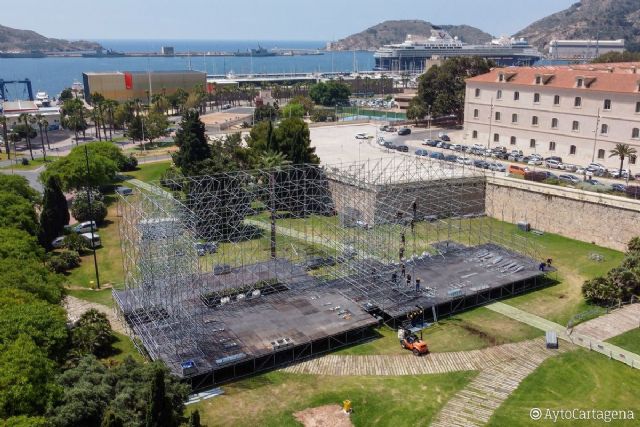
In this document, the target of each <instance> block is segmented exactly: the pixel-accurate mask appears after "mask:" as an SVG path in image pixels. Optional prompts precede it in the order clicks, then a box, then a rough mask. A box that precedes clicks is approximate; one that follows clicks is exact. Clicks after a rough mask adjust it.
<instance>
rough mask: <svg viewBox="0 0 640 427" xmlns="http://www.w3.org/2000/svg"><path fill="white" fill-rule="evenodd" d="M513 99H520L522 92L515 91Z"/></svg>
mask: <svg viewBox="0 0 640 427" xmlns="http://www.w3.org/2000/svg"><path fill="white" fill-rule="evenodd" d="M513 100H514V101H519V100H520V92H513Z"/></svg>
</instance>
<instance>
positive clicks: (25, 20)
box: [0, 0, 576, 40]
mask: <svg viewBox="0 0 640 427" xmlns="http://www.w3.org/2000/svg"><path fill="white" fill-rule="evenodd" d="M575 2H576V0H535V1H534V0H400V1H393V0H314V1H311V0H226V1H219V0H59V1H51V0H26V1H24V2H22V1H9V0H2V3H3V5H2V13H1V14H0V24H2V25H6V26H9V27H14V28H21V29H31V30H35V31H38V32H40V33H42V34H44V35H46V36H48V37H61V38H71V39H77V38H85V39H109V38H115V39H222V40H332V39H339V38H341V37H345V36H347V35H349V34H352V33H355V32H359V31H361V30H364V29H365V28H367V27H369V26H371V25H375V24H377V23H379V22H381V21H384V20H387V19H424V20H426V21H430V22H432V23H434V24H468V25H472V26H475V27H478V28H480V29H482V30H484V31H486V32H488V33H491V34H493V35H503V34H508V35H510V34H513V33H514V32H516V31H518V30H520V29H522V28H524V27H525V26H527V25H528V24H529V23H531V22H533V21H535V20H537V19H540V18H543V17H545V16H547V15H549V14H551V13H554V12H558V11H560V10H562V9H565V8H566V7H568V6H569V5H571V4H572V3H575Z"/></svg>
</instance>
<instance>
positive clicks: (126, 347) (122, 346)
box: [105, 332, 145, 362]
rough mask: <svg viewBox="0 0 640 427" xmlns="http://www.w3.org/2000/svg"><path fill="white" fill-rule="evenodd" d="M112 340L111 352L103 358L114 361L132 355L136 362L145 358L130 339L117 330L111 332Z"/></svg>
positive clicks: (119, 360) (120, 360)
mask: <svg viewBox="0 0 640 427" xmlns="http://www.w3.org/2000/svg"><path fill="white" fill-rule="evenodd" d="M112 335H113V339H114V342H113V344H112V346H113V354H111V355H109V356H108V357H106V358H105V359H110V360H114V361H116V362H122V361H123V360H125V359H126V358H127V357H132V358H133V359H135V360H136V361H138V362H144V361H145V359H144V357H142V355H141V354H140V352H139V351H138V349H137V348H136V347H135V346H134V345H133V342H131V339H130V338H129V337H128V336H126V335H122V334H119V333H117V332H113V333H112Z"/></svg>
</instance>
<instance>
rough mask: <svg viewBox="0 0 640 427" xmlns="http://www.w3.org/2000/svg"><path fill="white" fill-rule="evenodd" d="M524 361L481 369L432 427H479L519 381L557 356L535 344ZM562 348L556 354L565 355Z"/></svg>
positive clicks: (446, 406) (455, 396)
mask: <svg viewBox="0 0 640 427" xmlns="http://www.w3.org/2000/svg"><path fill="white" fill-rule="evenodd" d="M535 341H536V342H535V345H531V346H530V350H531V351H530V352H529V353H528V354H527V355H526V356H525V357H520V356H519V357H518V358H516V359H513V360H510V361H506V362H504V363H499V364H496V365H494V366H491V367H489V368H487V369H484V370H482V371H481V372H480V374H478V376H477V377H475V378H474V379H473V380H472V381H471V382H470V383H469V384H468V385H467V386H466V387H465V388H463V389H462V390H460V391H459V392H458V393H456V394H455V395H454V396H453V397H452V398H451V399H450V400H449V401H448V402H447V403H446V404H445V405H444V407H443V408H442V409H441V410H440V412H439V413H438V415H437V416H436V418H435V420H434V421H433V422H432V423H431V425H432V426H435V427H452V426H459V427H467V426H481V425H484V424H486V423H487V422H489V419H490V418H491V416H492V415H493V413H494V412H495V411H496V409H498V408H499V407H500V405H502V403H503V402H504V401H505V400H507V398H508V397H509V396H510V395H511V393H513V392H514V391H515V390H516V389H517V388H518V386H519V385H520V383H521V382H522V380H524V379H525V378H526V377H528V376H529V375H530V374H531V373H533V371H535V370H536V368H538V366H540V364H541V363H542V362H544V361H545V360H547V359H548V358H549V357H552V356H554V355H556V354H557V353H558V351H553V350H547V349H546V348H544V346H543V341H542V340H535ZM567 350H568V347H567V346H565V347H563V348H561V349H560V350H559V351H560V352H563V351H567Z"/></svg>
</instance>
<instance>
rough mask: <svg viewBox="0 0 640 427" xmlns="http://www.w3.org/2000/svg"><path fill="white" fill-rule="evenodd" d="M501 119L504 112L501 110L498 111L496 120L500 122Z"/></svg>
mask: <svg viewBox="0 0 640 427" xmlns="http://www.w3.org/2000/svg"><path fill="white" fill-rule="evenodd" d="M500 119H502V114H500V111H496V122H499V121H500Z"/></svg>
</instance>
